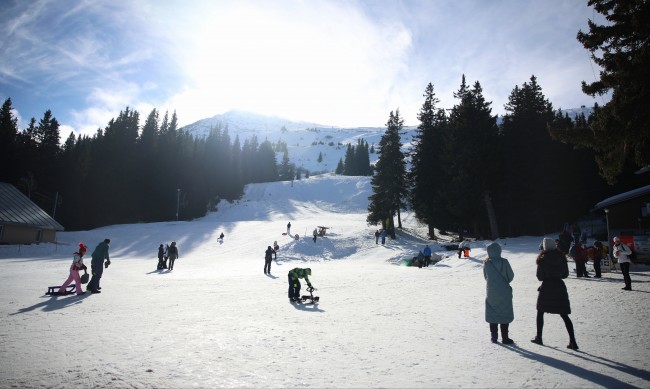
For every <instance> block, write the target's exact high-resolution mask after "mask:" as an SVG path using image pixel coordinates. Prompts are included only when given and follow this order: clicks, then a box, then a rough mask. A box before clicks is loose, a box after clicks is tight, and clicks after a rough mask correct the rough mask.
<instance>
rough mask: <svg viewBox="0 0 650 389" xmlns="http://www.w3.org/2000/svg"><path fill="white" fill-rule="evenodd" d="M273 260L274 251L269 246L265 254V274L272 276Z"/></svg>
mask: <svg viewBox="0 0 650 389" xmlns="http://www.w3.org/2000/svg"><path fill="white" fill-rule="evenodd" d="M272 260H273V249H272V248H271V246H269V247H268V248H267V249H266V251H265V252H264V274H271V261H272Z"/></svg>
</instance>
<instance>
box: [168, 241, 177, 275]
mask: <svg viewBox="0 0 650 389" xmlns="http://www.w3.org/2000/svg"><path fill="white" fill-rule="evenodd" d="M168 254H169V270H174V261H176V259H177V258H178V247H176V242H172V245H171V246H169V252H168Z"/></svg>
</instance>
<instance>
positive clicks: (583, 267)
mask: <svg viewBox="0 0 650 389" xmlns="http://www.w3.org/2000/svg"><path fill="white" fill-rule="evenodd" d="M571 254H572V256H573V261H574V262H575V263H576V275H577V277H586V278H590V277H589V273H587V259H588V258H587V249H586V248H585V246H584V245H583V244H582V243H580V242H576V243H574V244H573V247H572V248H571Z"/></svg>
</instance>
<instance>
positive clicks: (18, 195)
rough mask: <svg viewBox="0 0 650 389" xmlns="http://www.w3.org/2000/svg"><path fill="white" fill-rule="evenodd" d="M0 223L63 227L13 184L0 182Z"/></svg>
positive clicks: (61, 228) (55, 228) (49, 228)
mask: <svg viewBox="0 0 650 389" xmlns="http://www.w3.org/2000/svg"><path fill="white" fill-rule="evenodd" d="M0 223H2V224H6V225H11V224H13V225H22V226H28V227H35V228H42V229H46V230H57V231H63V230H64V228H63V226H62V225H60V224H59V223H58V222H57V221H56V220H54V219H53V218H52V217H51V216H50V215H48V214H47V213H46V212H45V211H43V210H42V209H41V208H40V207H39V206H38V205H36V204H34V202H33V201H32V200H30V199H29V198H28V197H27V196H25V195H24V194H23V193H22V192H21V191H19V190H18V189H16V187H15V186H13V185H11V184H7V183H5V182H0Z"/></svg>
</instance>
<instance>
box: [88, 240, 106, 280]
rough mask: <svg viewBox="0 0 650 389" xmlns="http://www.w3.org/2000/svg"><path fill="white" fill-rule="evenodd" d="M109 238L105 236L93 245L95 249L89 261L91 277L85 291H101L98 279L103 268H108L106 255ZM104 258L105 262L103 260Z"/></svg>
mask: <svg viewBox="0 0 650 389" xmlns="http://www.w3.org/2000/svg"><path fill="white" fill-rule="evenodd" d="M110 243H111V240H110V239H108V238H106V239H104V241H103V242H101V243H99V244H98V245H97V247H95V251H93V254H92V260H91V261H90V270H91V272H92V275H93V276H92V278H91V279H90V282H89V283H88V286H87V287H86V290H87V291H90V293H101V290H100V289H101V288H102V287H101V286H99V281H100V280H101V278H102V274H103V273H104V268H107V269H108V266H109V265H110V264H111V259H110V258H109V256H108V249H109V244H110ZM104 260H106V262H104Z"/></svg>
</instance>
